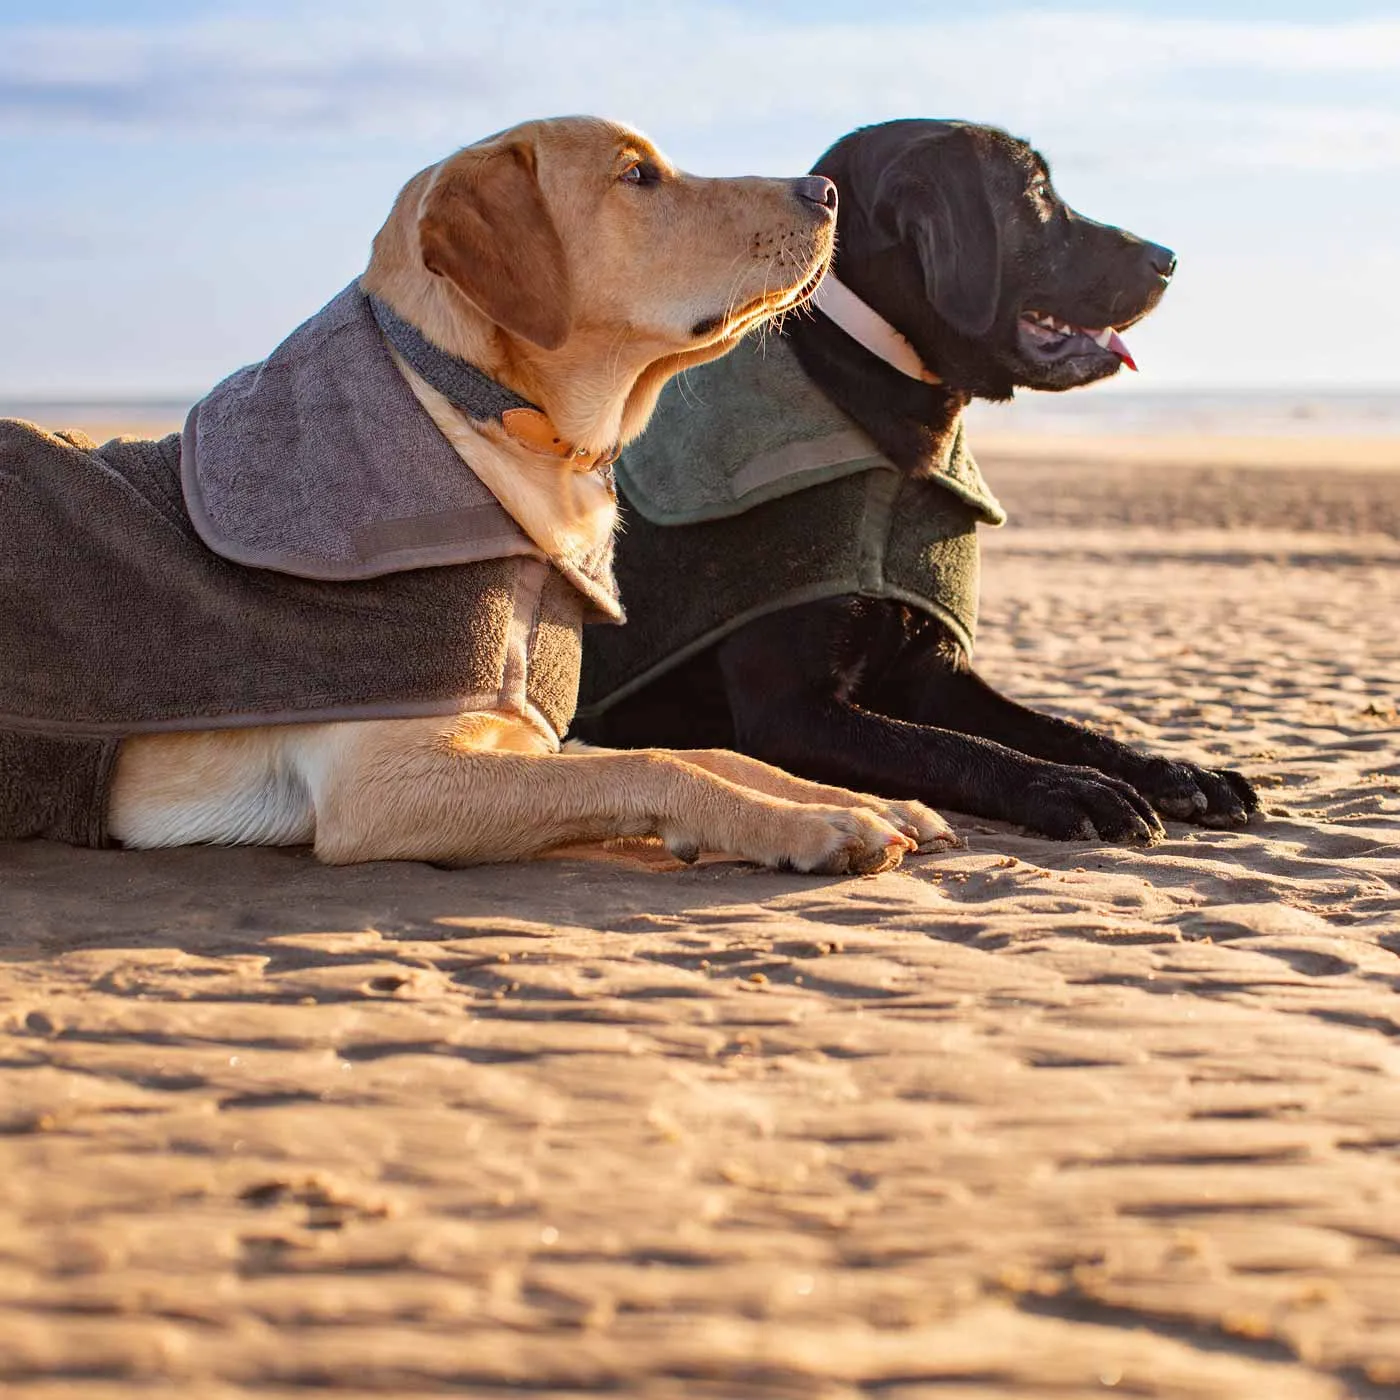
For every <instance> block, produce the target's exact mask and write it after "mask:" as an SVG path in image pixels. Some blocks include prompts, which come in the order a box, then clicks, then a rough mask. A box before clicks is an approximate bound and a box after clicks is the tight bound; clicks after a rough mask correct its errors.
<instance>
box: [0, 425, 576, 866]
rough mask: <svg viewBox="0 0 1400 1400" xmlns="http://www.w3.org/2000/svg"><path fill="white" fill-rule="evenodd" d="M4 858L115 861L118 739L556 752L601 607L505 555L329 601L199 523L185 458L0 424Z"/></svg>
mask: <svg viewBox="0 0 1400 1400" xmlns="http://www.w3.org/2000/svg"><path fill="white" fill-rule="evenodd" d="M0 533H3V538H4V541H5V547H4V549H3V551H0V584H3V588H0V657H3V658H4V662H3V665H0V839H10V838H17V837H24V836H48V837H51V838H55V839H60V840H65V841H70V842H75V843H79V844H84V845H101V844H104V843H105V841H106V839H107V836H106V825H105V813H106V798H107V790H108V784H109V782H110V777H111V770H112V764H113V760H114V757H115V753H116V745H117V742H118V740H119V739H120V738H121V737H122V736H123V735H126V734H136V733H143V732H160V731H170V730H194V729H217V728H229V727H245V726H250V725H261V724H278V723H291V722H305V721H316V720H332V719H351V718H363V719H368V718H384V717H407V716H413V715H438V714H443V715H445V714H453V713H456V712H458V711H459V710H462V709H471V708H478V709H480V708H493V709H494V708H503V709H507V710H512V711H515V712H518V713H521V714H522V715H525V716H529V717H531V718H533V719H534V720H535V722H536V723H537V724H538V723H542V724H543V725H544V726H547V727H548V729H550V730H552V731H553V732H554V734H555V735H556V736H557V735H559V734H562V733H563V732H564V730H565V729H566V728H567V726H568V724H569V721H570V719H571V718H572V715H573V709H574V703H575V700H576V696H577V684H578V673H579V653H580V638H581V630H582V620H583V614H584V611H585V609H586V608H588V607H589V602H588V600H586V599H585V598H584V595H583V594H582V593H580V592H579V591H578V590H577V589H576V588H575V587H574V586H573V585H571V584H570V583H569V582H568V580H566V579H565V578H564V577H563V576H562V575H561V574H560V573H558V572H557V571H556V570H555V569H554V568H553V567H551V565H550V564H549V563H548V562H547V561H545V560H544V559H541V558H535V557H529V556H526V555H511V556H507V557H505V558H497V559H485V560H480V561H478V562H472V563H463V564H452V565H443V566H440V567H436V568H414V569H408V570H405V571H403V572H398V573H387V574H384V575H382V576H379V577H375V578H365V579H357V580H347V581H340V582H325V581H322V580H318V579H309V578H300V577H295V576H293V575H290V574H286V573H279V572H273V571H271V570H267V569H257V568H249V567H247V566H245V565H241V564H235V563H232V562H230V561H229V560H227V559H224V558H223V557H221V556H220V555H218V554H215V553H214V552H213V551H212V550H211V549H210V548H209V547H208V546H207V545H205V543H204V542H203V540H202V539H201V538H200V536H199V534H198V533H197V532H196V530H195V528H194V525H193V524H192V522H191V520H190V516H189V513H188V511H187V509H186V505H185V501H184V498H183V496H182V492H181V483H180V439H179V437H178V436H174V435H172V436H171V437H168V438H165V439H162V440H161V441H158V442H127V441H122V440H114V441H113V442H109V443H107V444H105V445H104V446H102V447H98V446H97V445H96V444H94V443H92V442H90V441H87V440H84V439H82V438H81V437H80V436H79V435H76V434H70V435H66V436H64V437H57V436H54V435H52V434H49V433H46V432H44V431H42V430H41V429H39V428H36V427H35V426H34V425H33V424H29V423H22V422H17V421H14V420H0Z"/></svg>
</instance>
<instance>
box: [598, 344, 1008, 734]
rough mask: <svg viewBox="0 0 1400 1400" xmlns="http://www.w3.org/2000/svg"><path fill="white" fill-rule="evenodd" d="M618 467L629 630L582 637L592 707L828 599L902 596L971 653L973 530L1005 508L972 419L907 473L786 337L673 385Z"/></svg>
mask: <svg viewBox="0 0 1400 1400" xmlns="http://www.w3.org/2000/svg"><path fill="white" fill-rule="evenodd" d="M617 480H618V500H619V503H620V504H621V506H622V507H623V518H622V526H621V531H620V533H619V536H618V539H617V545H616V568H617V576H618V584H619V588H620V591H621V593H622V596H623V598H625V599H626V602H627V625H626V626H625V627H618V628H611V627H610V628H601V629H590V631H589V633H588V635H587V643H586V645H585V647H584V660H583V677H582V683H581V689H580V695H579V714H580V715H581V716H583V717H585V718H587V717H592V716H595V715H599V714H602V713H603V712H604V711H605V710H607V709H608V708H609V706H611V705H613V704H614V703H616V702H617V701H618V700H621V699H623V698H624V697H625V696H627V695H629V694H631V693H632V692H633V691H636V690H639V689H641V688H642V687H643V686H645V685H647V684H648V683H649V682H650V681H652V680H654V679H655V678H656V677H657V676H660V675H662V674H663V673H664V672H666V671H668V670H670V669H671V668H672V667H673V666H676V665H678V664H679V663H681V662H682V661H684V660H686V659H687V658H688V657H690V656H693V655H694V654H695V653H696V652H699V651H701V650H703V649H704V648H706V647H708V646H711V645H712V644H713V643H715V642H717V641H719V640H720V639H721V638H723V637H725V636H727V635H728V634H729V633H730V632H733V631H734V630H735V629H736V628H738V627H741V626H742V625H743V624H744V623H746V622H748V621H750V620H752V619H754V618H757V617H762V616H763V615H764V614H766V613H771V612H776V611H778V610H780V609H783V608H788V607H792V606H794V605H796V604H799V603H807V602H814V601H816V600H818V599H821V598H832V597H838V596H841V595H845V594H860V595H863V596H865V597H870V598H891V599H897V600H898V601H900V602H904V603H908V604H910V605H911V606H913V607H916V608H920V609H923V610H924V611H925V612H928V613H931V614H933V616H935V617H937V618H938V619H939V620H940V621H941V622H942V623H944V624H945V625H946V626H947V627H948V628H949V630H950V631H951V632H952V634H953V635H954V636H955V637H956V638H957V639H958V641H959V642H960V643H961V644H962V646H963V647H965V648H966V649H967V650H968V651H969V652H970V651H971V650H972V646H973V640H974V636H975V633H976V628H977V586H978V551H977V526H978V524H979V523H983V524H989V525H1000V524H1002V523H1003V522H1004V521H1005V519H1006V515H1005V512H1004V511H1003V510H1002V508H1001V506H1000V504H999V503H998V502H997V499H996V497H995V496H993V495H992V493H991V491H990V490H989V488H988V486H987V483H986V482H985V481H984V480H983V479H982V474H981V472H979V471H978V469H977V464H976V463H975V462H974V461H973V459H972V456H971V454H970V453H969V452H968V451H967V449H966V446H965V445H964V440H963V432H962V428H961V426H959V428H958V431H957V433H956V434H955V435H954V436H953V438H952V439H951V446H950V448H949V451H948V454H947V456H946V458H945V459H943V460H941V461H937V462H934V463H933V464H932V466H931V468H930V470H929V471H928V472H927V474H925V475H921V476H919V477H917V478H915V477H911V476H910V475H908V474H907V473H905V472H902V471H900V470H899V468H897V467H896V466H895V465H894V464H893V463H892V462H891V461H890V460H889V459H888V458H887V457H885V456H884V455H883V454H882V453H881V452H880V450H879V448H878V447H876V445H875V444H874V442H872V441H871V439H870V438H869V437H868V436H867V435H866V434H865V433H864V432H863V431H861V429H860V428H858V427H857V426H856V425H855V424H854V423H853V422H852V421H851V420H850V419H849V418H847V417H846V415H845V414H843V413H842V412H841V411H840V409H838V408H837V407H836V406H835V405H834V404H833V403H832V402H831V401H830V400H829V399H828V398H827V397H826V396H825V395H824V394H823V393H822V392H821V390H820V389H818V388H817V387H816V385H815V384H813V383H812V381H811V380H810V379H808V378H807V376H806V374H805V373H804V372H803V370H802V368H801V366H800V364H799V363H798V361H797V357H796V356H795V355H794V354H793V352H792V351H791V350H790V349H789V348H788V346H787V345H786V344H785V343H784V342H783V341H782V340H780V339H775V338H769V339H768V340H767V341H748V342H745V343H744V344H743V345H741V346H740V347H739V348H738V349H737V350H735V351H734V352H733V353H732V354H730V355H728V356H726V357H725V358H723V359H720V360H716V361H714V362H713V363H711V364H708V365H705V366H703V367H702V368H700V369H697V370H691V371H690V372H689V373H688V374H686V375H685V377H684V378H683V379H681V380H678V381H676V382H674V383H672V384H671V386H670V387H669V388H668V389H667V390H666V392H665V393H664V394H663V395H662V398H661V402H660V404H659V406H658V408H657V412H656V414H655V416H654V417H653V418H652V420H651V425H650V426H649V427H648V429H647V431H646V433H645V434H644V435H643V436H642V438H641V439H640V440H639V441H638V442H636V443H635V444H633V445H632V446H631V447H629V448H628V449H627V451H626V452H625V453H624V454H623V456H622V458H621V459H620V461H619V462H618V464H617Z"/></svg>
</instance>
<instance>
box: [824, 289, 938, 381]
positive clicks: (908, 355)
mask: <svg viewBox="0 0 1400 1400" xmlns="http://www.w3.org/2000/svg"><path fill="white" fill-rule="evenodd" d="M812 305H813V306H815V307H816V308H817V310H818V311H820V312H821V313H822V315H823V316H825V317H826V318H827V319H828V320H829V321H832V322H834V323H835V324H836V325H838V326H840V327H841V329H842V330H843V331H845V332H846V334H847V335H848V336H850V337H851V339H852V340H854V341H855V342H856V343H857V344H859V345H863V346H864V347H865V348H866V349H867V350H869V351H870V353H871V354H872V355H874V356H875V357H876V358H877V359H880V360H883V361H884V362H885V363H886V364H887V365H893V366H894V368H895V369H897V370H898V371H899V372H900V373H901V374H907V375H908V376H909V378H910V379H919V380H922V381H923V382H924V383H925V384H941V383H942V382H943V381H942V379H941V378H939V376H938V375H936V374H935V373H934V372H933V371H932V370H931V369H929V367H928V366H927V365H926V364H924V362H923V360H921V359H920V358H919V352H918V351H917V350H915V349H914V347H913V346H912V345H910V343H909V342H908V340H906V339H905V338H904V336H902V335H901V334H900V333H899V332H898V331H897V330H895V328H894V327H893V326H892V325H890V323H889V322H888V321H887V320H885V318H884V317H883V316H881V315H880V313H879V312H878V311H876V310H875V309H874V307H871V306H867V305H866V304H865V303H864V302H863V301H862V300H861V299H860V298H859V297H858V296H857V295H856V294H855V293H854V292H853V291H852V290H851V289H850V288H849V287H848V286H847V285H846V284H845V283H844V282H838V281H837V280H836V276H835V274H834V273H830V272H828V273H827V274H826V276H825V277H824V278H822V280H821V284H820V285H819V286H818V287H817V290H816V291H815V292H813V294H812Z"/></svg>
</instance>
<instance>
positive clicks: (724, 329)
mask: <svg viewBox="0 0 1400 1400" xmlns="http://www.w3.org/2000/svg"><path fill="white" fill-rule="evenodd" d="M831 252H832V247H831V244H830V243H828V244H827V245H826V247H825V248H824V249H823V250H822V252H821V254H820V256H819V257H817V258H816V259H815V260H814V261H813V262H812V264H811V266H810V268H809V270H808V272H807V274H806V275H805V276H804V277H803V279H802V280H801V281H800V282H794V283H792V284H791V285H789V286H787V287H779V288H777V289H776V290H769V291H765V292H764V294H763V295H762V296H758V297H755V298H754V299H753V300H752V301H750V302H746V303H745V304H744V305H743V306H741V307H738V308H737V309H733V310H730V311H728V312H726V313H723V314H719V315H715V316H707V317H705V318H704V319H702V320H699V321H697V322H696V323H695V324H694V325H693V326H692V327H691V328H690V334H691V338H692V339H693V340H694V341H695V342H697V343H699V344H705V345H709V344H713V343H715V342H716V341H719V340H725V341H730V340H733V341H737V340H739V339H740V338H741V337H743V336H745V335H747V334H748V333H749V332H750V331H752V330H756V329H757V328H758V327H759V326H761V325H762V324H763V323H764V322H765V321H769V320H772V319H774V318H775V317H780V316H785V315H786V314H787V313H788V312H789V311H795V310H796V309H797V308H798V307H799V306H802V305H803V304H804V303H806V302H807V301H809V300H810V299H811V296H812V293H813V292H815V291H816V290H817V288H818V287H819V286H820V285H821V280H822V278H823V277H825V276H826V274H827V269H828V268H830V266H831Z"/></svg>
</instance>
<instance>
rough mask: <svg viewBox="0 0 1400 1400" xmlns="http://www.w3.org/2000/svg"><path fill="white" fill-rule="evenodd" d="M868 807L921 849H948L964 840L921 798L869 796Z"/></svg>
mask: <svg viewBox="0 0 1400 1400" xmlns="http://www.w3.org/2000/svg"><path fill="white" fill-rule="evenodd" d="M870 807H871V810H872V811H873V812H875V813H877V814H878V815H879V816H881V817H883V818H884V819H885V820H886V821H887V822H889V823H890V825H891V826H895V827H898V828H899V830H900V831H902V832H903V833H904V834H905V835H906V836H908V837H909V838H910V839H911V840H912V841H913V842H914V843H915V844H916V845H917V846H918V848H919V850H921V851H931V850H948V849H949V848H951V847H957V846H962V845H964V844H965V843H964V841H963V839H962V837H961V836H959V835H958V834H957V832H956V831H954V830H953V828H952V827H951V826H949V825H948V823H947V822H946V821H944V820H943V818H942V817H940V816H939V815H938V813H937V812H935V811H934V810H933V808H932V807H925V806H924V804H923V803H922V802H914V801H905V802H897V801H893V800H890V799H887V798H883V797H873V798H871V799H870Z"/></svg>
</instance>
